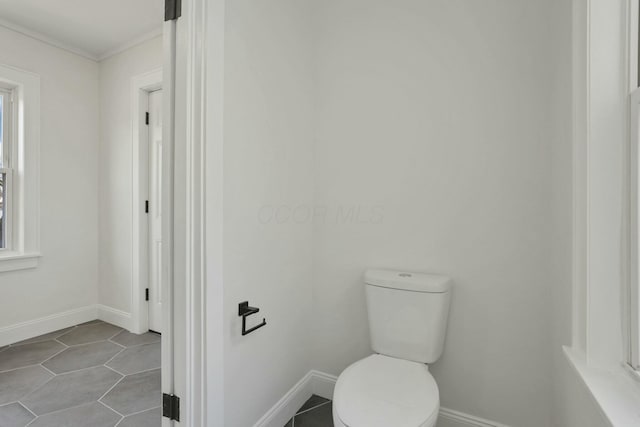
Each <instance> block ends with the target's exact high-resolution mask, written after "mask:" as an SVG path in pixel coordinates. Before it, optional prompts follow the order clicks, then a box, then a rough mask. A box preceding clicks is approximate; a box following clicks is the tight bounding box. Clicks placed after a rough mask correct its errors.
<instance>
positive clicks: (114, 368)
mask: <svg viewBox="0 0 640 427" xmlns="http://www.w3.org/2000/svg"><path fill="white" fill-rule="evenodd" d="M160 405H161V392H160V335H157V334H154V333H147V334H143V335H135V334H131V333H129V332H127V331H125V330H123V329H122V328H119V327H117V326H114V325H111V324H109V323H105V322H102V321H99V320H94V321H91V322H87V323H83V324H82V325H78V326H74V327H72V328H67V329H63V330H60V331H56V332H52V333H50V334H46V335H42V336H40V337H36V338H32V339H29V340H25V341H21V342H19V343H16V344H12V345H10V346H6V347H2V348H0V427H26V426H29V427H89V426H91V427H115V426H117V427H158V426H159V425H160V424H161V415H160Z"/></svg>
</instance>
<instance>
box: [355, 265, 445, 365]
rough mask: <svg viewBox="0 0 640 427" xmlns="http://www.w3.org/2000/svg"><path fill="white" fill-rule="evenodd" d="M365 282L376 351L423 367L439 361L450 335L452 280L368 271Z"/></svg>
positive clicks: (418, 274)
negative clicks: (445, 340) (421, 364)
mask: <svg viewBox="0 0 640 427" xmlns="http://www.w3.org/2000/svg"><path fill="white" fill-rule="evenodd" d="M364 281H365V283H366V295H367V311H368V315H369V331H370V334H371V347H372V349H373V351H375V352H376V353H379V354H384V355H386V356H391V357H396V358H399V359H405V360H412V361H415V362H420V363H433V362H435V361H436V360H438V359H439V358H440V355H441V354H442V350H443V348H444V338H445V334H446V331H447V317H448V316H449V303H450V301H451V279H450V278H448V277H445V276H438V275H432V274H424V273H409V272H403V271H390V270H367V271H366V273H365V275H364Z"/></svg>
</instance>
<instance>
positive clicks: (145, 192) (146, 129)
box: [131, 70, 166, 334]
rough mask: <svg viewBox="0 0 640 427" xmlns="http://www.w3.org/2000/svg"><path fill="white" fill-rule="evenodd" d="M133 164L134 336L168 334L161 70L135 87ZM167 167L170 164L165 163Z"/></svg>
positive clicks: (136, 80)
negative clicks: (165, 327) (165, 322)
mask: <svg viewBox="0 0 640 427" xmlns="http://www.w3.org/2000/svg"><path fill="white" fill-rule="evenodd" d="M131 99H132V110H131V111H132V114H133V117H132V132H133V135H132V136H133V138H132V141H133V144H132V150H133V153H132V159H133V162H132V163H133V165H132V166H133V180H132V187H133V188H132V195H133V203H132V207H133V212H132V217H133V228H134V230H133V252H132V256H133V259H132V267H133V268H132V271H133V287H132V296H131V297H132V302H133V304H132V307H133V310H132V313H131V315H132V325H131V326H132V332H134V333H138V334H141V333H145V332H147V331H153V332H158V333H162V332H163V326H162V324H163V323H162V321H163V316H162V301H163V290H162V276H163V275H162V271H163V270H162V267H163V266H162V253H163V238H162V214H161V212H162V202H163V200H162V176H163V175H162V162H163V155H162V154H163V150H162V144H163V137H162V134H163V120H162V117H163V90H162V70H155V71H152V72H150V73H145V74H142V75H139V76H136V77H134V78H133V79H132V81H131ZM164 160H165V161H166V159H164Z"/></svg>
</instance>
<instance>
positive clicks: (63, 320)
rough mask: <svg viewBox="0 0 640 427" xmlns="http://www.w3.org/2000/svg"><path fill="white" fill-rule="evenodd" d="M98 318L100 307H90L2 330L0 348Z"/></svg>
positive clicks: (0, 331)
mask: <svg viewBox="0 0 640 427" xmlns="http://www.w3.org/2000/svg"><path fill="white" fill-rule="evenodd" d="M97 318H98V307H97V306H96V305H88V306H86V307H81V308H75V309H72V310H67V311H63V312H62V313H56V314H51V315H49V316H45V317H40V318H38V319H34V320H28V321H26V322H21V323H17V324H15V325H10V326H5V327H3V328H0V346H4V345H8V344H13V343H16V342H19V341H23V340H26V339H30V338H34V337H37V336H40V335H43V334H48V333H49V332H54V331H57V330H59V329H64V328H69V327H71V326H75V325H78V324H80V323H84V322H88V321H90V320H95V319H97Z"/></svg>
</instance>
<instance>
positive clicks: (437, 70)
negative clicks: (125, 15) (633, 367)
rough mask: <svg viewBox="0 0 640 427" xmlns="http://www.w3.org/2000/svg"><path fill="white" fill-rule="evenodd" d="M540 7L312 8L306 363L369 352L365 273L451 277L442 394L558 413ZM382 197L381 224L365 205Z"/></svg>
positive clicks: (469, 402) (474, 406) (480, 406)
mask: <svg viewBox="0 0 640 427" xmlns="http://www.w3.org/2000/svg"><path fill="white" fill-rule="evenodd" d="M548 12H549V5H548V3H547V2H526V1H493V2H475V1H467V0H453V1H452V0H439V1H429V2H425V1H414V0H403V1H394V2H389V1H385V0H351V1H344V0H328V1H323V2H318V5H317V18H318V20H317V24H318V34H317V55H318V57H317V64H318V65H317V66H318V75H317V76H316V83H317V92H316V94H317V99H318V115H317V120H318V122H317V124H318V130H317V132H318V133H317V143H316V159H315V173H316V191H315V194H316V204H318V205H320V206H323V207H326V208H327V210H328V212H331V213H335V212H337V211H338V210H339V209H340V208H343V210H344V209H350V208H358V207H359V208H360V217H359V218H358V217H354V218H353V219H351V220H347V221H341V220H336V219H335V218H334V217H332V216H329V217H327V219H326V220H323V221H317V222H316V224H315V230H314V231H315V234H314V238H315V245H314V248H315V257H314V260H315V280H314V312H313V319H314V326H315V332H314V338H315V340H314V344H315V345H314V351H313V357H314V367H315V368H317V369H320V370H322V371H326V372H329V373H332V374H338V373H340V371H341V370H342V369H344V368H345V367H346V366H347V365H348V364H350V363H352V362H355V361H356V360H358V359H360V358H362V357H363V356H365V355H367V354H369V353H370V352H371V351H370V348H369V337H368V330H367V318H366V307H365V300H364V289H363V283H362V273H363V271H364V270H365V269H366V268H367V267H379V268H396V269H407V270H415V271H429V272H435V273H442V274H447V275H450V276H452V277H453V280H454V283H455V287H454V291H453V300H452V307H451V315H450V322H449V330H448V336H447V342H446V348H445V352H444V354H443V356H442V358H441V360H440V361H438V362H437V363H436V364H435V365H434V366H433V367H432V369H431V370H432V372H433V374H434V376H435V378H436V380H437V382H438V385H439V388H440V393H441V401H442V405H443V406H444V407H447V408H451V409H454V410H458V411H462V412H465V413H469V414H472V415H475V416H480V417H483V418H487V419H491V420H495V421H498V422H502V423H505V424H507V425H514V426H519V427H540V426H548V425H550V423H551V417H550V406H551V390H552V382H551V375H550V374H551V368H552V364H551V357H550V352H549V349H550V348H551V347H550V346H551V328H552V324H551V322H550V316H551V314H552V304H551V299H550V290H551V286H552V283H551V281H552V277H551V274H550V268H551V254H550V248H551V247H552V244H553V239H554V236H553V235H552V228H551V219H552V210H551V203H552V195H551V189H552V186H553V184H554V183H553V181H552V175H551V174H550V167H551V161H552V155H551V141H550V138H549V132H548V129H547V128H548V126H549V122H548V114H547V110H548V109H549V107H550V104H549V99H550V98H549V94H550V78H549V70H548V69H547V67H548V62H549V61H550V59H551V58H550V55H549V54H548V52H547V48H548V45H547V40H546V38H545V35H544V28H545V22H547V21H548V19H549V16H548ZM376 208H377V209H380V211H381V212H382V219H381V220H379V221H378V220H377V218H376V216H375V215H374V214H373V212H374V210H375V209H376Z"/></svg>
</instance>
